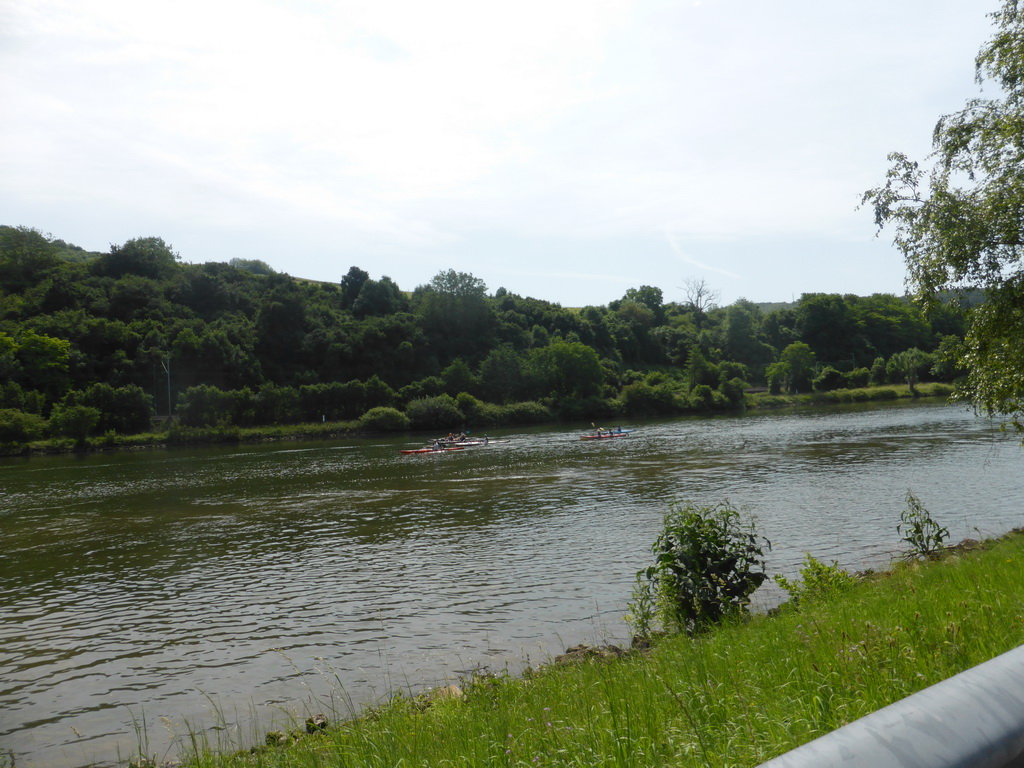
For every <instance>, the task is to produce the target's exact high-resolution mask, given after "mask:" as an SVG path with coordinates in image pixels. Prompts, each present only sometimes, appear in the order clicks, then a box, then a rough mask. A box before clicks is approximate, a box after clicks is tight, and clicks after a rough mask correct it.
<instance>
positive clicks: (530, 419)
mask: <svg viewBox="0 0 1024 768" xmlns="http://www.w3.org/2000/svg"><path fill="white" fill-rule="evenodd" d="M500 408H501V410H500V420H501V422H502V423H504V424H542V423H544V422H546V421H551V411H549V410H548V409H547V408H546V407H545V406H544V405H542V404H541V403H538V402H535V401H533V400H526V401H524V402H521V403H509V404H508V405H503V406H501V407H500Z"/></svg>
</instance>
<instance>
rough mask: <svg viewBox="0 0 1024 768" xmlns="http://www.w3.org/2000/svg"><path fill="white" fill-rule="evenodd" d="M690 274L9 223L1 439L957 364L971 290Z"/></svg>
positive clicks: (435, 425)
mask: <svg viewBox="0 0 1024 768" xmlns="http://www.w3.org/2000/svg"><path fill="white" fill-rule="evenodd" d="M686 290H687V300H686V301H684V302H666V301H664V298H663V295H662V291H661V290H660V289H659V288H655V287H652V286H640V287H638V288H635V289H630V290H628V291H627V292H626V294H625V295H624V296H623V297H622V298H621V299H619V300H616V301H613V302H610V303H609V304H608V305H607V306H588V307H582V308H564V307H561V306H560V305H558V304H552V303H549V302H545V301H539V300H536V299H531V298H528V297H521V296H517V295H515V294H511V293H509V292H507V291H506V290H504V289H503V288H498V289H497V290H496V291H494V292H493V293H488V290H487V288H486V286H485V285H484V284H483V283H482V282H481V281H480V280H478V279H477V278H475V277H474V276H473V275H470V274H465V273H458V272H455V271H452V270H448V271H444V272H440V273H438V274H437V275H436V276H435V277H434V279H433V280H431V281H430V283H428V284H427V285H421V286H418V287H416V288H415V289H414V290H412V291H403V290H400V289H399V287H398V286H397V285H395V284H394V283H393V282H392V281H391V280H390V279H388V278H387V277H386V276H381V277H379V278H377V279H374V278H371V277H370V275H369V274H368V273H367V272H365V271H363V270H362V269H360V268H358V267H351V268H350V269H349V270H348V272H347V273H345V274H344V275H340V276H339V281H338V283H317V282H311V281H307V280H301V279H296V278H292V277H290V276H289V275H286V274H282V273H277V272H275V271H274V270H272V269H271V268H270V267H268V266H267V265H266V264H263V263H262V262H256V261H250V260H244V259H233V260H232V261H231V262H230V263H219V262H209V263H206V264H186V263H182V262H181V261H180V259H179V257H178V255H177V254H176V253H175V252H174V251H173V250H172V249H171V248H170V247H169V246H168V245H167V244H166V243H164V241H163V240H161V239H160V238H158V237H146V238H137V239H134V240H129V241H128V242H126V243H124V244H122V245H114V246H111V248H110V250H109V252H106V253H89V252H85V251H83V250H82V249H80V248H77V247H76V246H73V245H69V244H67V243H64V242H63V241H60V240H56V239H53V238H51V237H49V236H46V235H43V234H42V233H41V232H39V231H37V230H34V229H29V228H25V227H12V226H0V452H5V453H18V452H22V451H24V450H25V447H26V446H27V445H31V444H34V445H35V446H36V447H39V446H41V445H42V446H45V447H46V448H47V449H49V450H58V449H61V448H63V447H71V448H84V447H87V446H96V445H107V446H115V445H119V444H122V443H125V442H127V443H132V442H136V441H134V440H125V438H124V436H126V435H142V434H147V433H148V434H150V435H156V436H157V437H155V438H151V439H150V442H151V443H152V442H154V441H155V442H158V443H174V442H178V441H182V440H185V441H193V440H200V439H201V436H202V435H203V434H207V435H209V436H210V437H211V438H212V439H221V438H230V437H231V436H241V435H243V434H245V432H244V431H245V430H256V431H257V433H258V434H262V435H267V436H270V435H273V434H277V433H278V432H279V430H280V429H281V428H287V427H293V426H294V425H300V424H304V425H326V424H331V425H333V426H332V427H330V428H327V427H320V428H319V429H318V428H316V427H312V426H309V427H303V428H301V429H299V430H297V431H298V432H302V433H307V434H318V433H323V432H325V431H326V432H327V433H328V434H335V433H337V432H339V431H344V432H347V433H351V432H355V431H360V430H362V431H378V432H379V431H388V430H390V431H404V430H408V429H413V430H437V429H440V430H443V431H448V430H450V429H456V428H470V429H480V428H483V427H493V426H497V425H519V424H535V423H543V422H551V421H556V420H567V421H573V420H578V421H584V422H586V423H589V422H591V421H594V420H601V421H606V420H622V419H625V418H628V417H640V416H645V415H651V416H663V415H674V414H684V413H703V412H714V411H726V410H735V409H740V408H743V407H745V406H747V405H748V404H749V403H750V402H751V394H752V393H754V392H763V393H765V394H766V396H775V397H782V398H788V397H801V398H802V397H804V396H806V395H810V396H812V397H814V396H827V397H830V398H834V399H842V398H843V397H844V395H843V394H842V393H847V392H857V393H860V394H859V395H857V397H865V398H870V397H873V396H875V395H873V394H871V392H872V390H871V389H870V388H871V387H876V388H881V389H882V390H884V389H886V388H894V389H895V388H896V387H907V388H909V391H910V394H912V395H916V394H917V393H918V390H919V389H921V388H922V385H921V382H925V381H928V382H940V383H946V384H949V383H951V382H953V381H955V380H956V379H957V378H958V377H959V376H961V374H962V371H961V370H960V369H959V368H958V365H957V363H956V362H955V361H956V351H957V350H958V349H959V347H960V345H961V340H962V338H963V336H964V333H965V330H966V327H967V323H968V321H969V317H970V313H971V312H972V311H973V310H971V309H970V307H969V302H968V303H959V302H954V301H950V302H946V303H941V304H938V305H936V306H934V307H933V308H932V309H931V310H929V312H927V313H925V312H924V311H922V310H921V309H920V308H919V307H918V306H916V305H915V304H913V303H911V302H909V301H907V300H905V299H903V298H900V297H896V296H892V295H884V294H879V295H875V296H870V297H858V296H852V295H847V296H842V295H839V294H806V295H804V296H802V297H801V298H800V300H799V301H797V302H795V303H793V304H791V305H783V306H774V307H773V308H772V309H770V310H768V309H762V307H761V306H759V305H757V304H754V303H753V302H751V301H747V300H740V301H737V302H736V303H735V304H732V305H730V306H728V307H719V306H716V305H715V303H714V292H713V291H711V290H710V289H709V288H708V286H707V285H705V284H704V283H703V282H695V281H690V282H689V283H688V285H687V289H686ZM879 391H880V390H875V393H876V394H877V393H878V392H879ZM850 397H851V398H853V397H854V396H853V395H850ZM755 402H756V401H755ZM762 402H767V401H762ZM781 402H785V401H783V400H775V401H772V404H775V405H777V404H780V403H781ZM155 422H159V423H157V424H156V425H154V423H155ZM165 422H173V426H171V425H170V424H168V423H165ZM340 425H346V426H344V427H342V426H340ZM160 435H162V437H160Z"/></svg>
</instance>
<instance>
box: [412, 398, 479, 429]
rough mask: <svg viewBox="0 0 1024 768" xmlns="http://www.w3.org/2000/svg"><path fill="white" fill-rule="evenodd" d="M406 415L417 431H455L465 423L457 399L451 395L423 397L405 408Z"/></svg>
mask: <svg viewBox="0 0 1024 768" xmlns="http://www.w3.org/2000/svg"><path fill="white" fill-rule="evenodd" d="M405 413H406V415H407V416H408V417H409V422H410V424H411V425H412V426H413V427H414V428H415V429H440V430H443V431H447V430H450V429H454V428H455V427H457V426H458V425H460V424H462V423H463V422H464V421H465V416H464V415H463V413H462V411H460V410H459V406H458V404H457V403H456V402H455V398H453V397H452V396H451V395H438V396H437V397H421V398H419V399H418V400H413V401H412V402H411V403H409V404H408V405H407V406H405Z"/></svg>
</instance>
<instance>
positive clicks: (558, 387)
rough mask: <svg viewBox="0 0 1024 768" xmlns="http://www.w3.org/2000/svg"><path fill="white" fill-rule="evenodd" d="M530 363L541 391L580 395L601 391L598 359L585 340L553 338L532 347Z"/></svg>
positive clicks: (573, 395) (601, 372)
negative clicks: (543, 344) (550, 341)
mask: <svg viewBox="0 0 1024 768" xmlns="http://www.w3.org/2000/svg"><path fill="white" fill-rule="evenodd" d="M531 363H532V365H533V369H534V371H535V373H536V375H537V378H538V380H539V381H540V382H541V383H542V386H543V388H544V391H545V392H551V393H553V394H554V395H555V396H556V397H558V398H567V397H577V398H584V397H590V396H591V395H597V394H600V392H601V385H602V383H603V382H604V370H603V369H602V368H601V360H600V358H599V357H598V356H597V352H595V351H594V350H592V349H591V348H590V347H588V346H587V345H586V344H582V343H580V342H578V341H556V342H555V343H553V344H551V345H550V346H547V347H542V348H540V349H535V350H533V354H532V355H531Z"/></svg>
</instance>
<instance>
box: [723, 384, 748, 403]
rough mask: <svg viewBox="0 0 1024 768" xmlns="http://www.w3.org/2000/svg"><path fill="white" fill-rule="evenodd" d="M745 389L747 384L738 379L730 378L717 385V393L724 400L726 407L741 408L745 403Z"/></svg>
mask: <svg viewBox="0 0 1024 768" xmlns="http://www.w3.org/2000/svg"><path fill="white" fill-rule="evenodd" d="M746 387H747V382H745V381H743V380H742V379H739V378H732V379H729V380H728V381H723V382H722V383H721V384H719V385H718V393H719V394H720V395H721V396H722V398H723V399H724V400H725V406H726V407H728V408H742V407H743V405H744V403H745V402H746V395H745V394H744V390H745V389H746Z"/></svg>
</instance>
